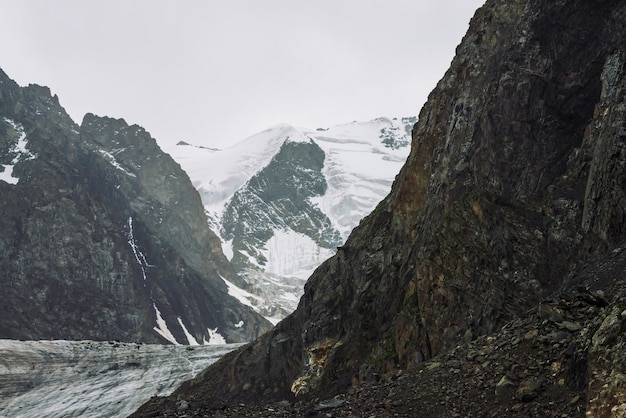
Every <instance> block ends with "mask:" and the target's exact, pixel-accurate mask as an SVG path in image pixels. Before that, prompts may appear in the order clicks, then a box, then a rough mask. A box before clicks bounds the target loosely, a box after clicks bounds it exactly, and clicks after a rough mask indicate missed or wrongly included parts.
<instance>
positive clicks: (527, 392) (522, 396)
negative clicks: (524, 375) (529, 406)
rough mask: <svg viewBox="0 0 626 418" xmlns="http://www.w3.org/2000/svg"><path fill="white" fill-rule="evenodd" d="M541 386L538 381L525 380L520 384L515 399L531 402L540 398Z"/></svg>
mask: <svg viewBox="0 0 626 418" xmlns="http://www.w3.org/2000/svg"><path fill="white" fill-rule="evenodd" d="M540 388H541V385H540V384H539V381H537V380H534V379H533V380H524V381H522V383H520V385H519V387H518V388H517V391H516V392H515V398H516V399H517V400H519V401H522V402H530V401H532V400H534V399H536V398H537V396H539V389H540Z"/></svg>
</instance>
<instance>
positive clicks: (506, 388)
mask: <svg viewBox="0 0 626 418" xmlns="http://www.w3.org/2000/svg"><path fill="white" fill-rule="evenodd" d="M511 386H515V382H514V381H513V380H511V378H509V377H508V376H507V375H504V376H502V378H501V379H500V381H499V382H498V383H496V390H495V394H496V396H505V395H507V394H509V396H510V395H511V394H512V390H511V389H510V388H511Z"/></svg>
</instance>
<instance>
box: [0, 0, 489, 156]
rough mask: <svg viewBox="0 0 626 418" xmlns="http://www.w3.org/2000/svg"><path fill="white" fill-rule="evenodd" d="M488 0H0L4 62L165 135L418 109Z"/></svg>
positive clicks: (77, 106) (238, 133)
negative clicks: (480, 8) (471, 21)
mask: <svg viewBox="0 0 626 418" xmlns="http://www.w3.org/2000/svg"><path fill="white" fill-rule="evenodd" d="M483 2H484V0H437V1H431V0H221V1H214V0H176V1H175V0H168V1H165V0H106V1H105V0H100V1H95V0H54V1H51V0H0V16H2V24H0V39H1V41H0V67H1V68H2V69H3V70H4V71H5V72H6V73H7V74H8V76H9V77H11V78H12V79H14V80H15V81H16V82H17V83H18V84H20V85H27V84H30V83H36V84H41V85H46V86H48V87H50V88H51V90H52V92H53V94H58V96H59V99H60V101H61V104H62V105H63V106H64V107H65V109H66V110H67V111H68V113H69V114H70V115H71V116H72V118H73V119H74V120H75V121H76V122H77V123H80V122H81V120H82V117H83V115H84V114H85V113H87V112H92V113H95V114H98V115H103V116H104V115H106V116H112V117H117V118H124V119H125V120H126V121H127V122H128V123H137V124H139V125H141V126H143V127H144V128H146V129H147V130H148V131H149V132H150V133H151V134H152V136H153V137H155V138H156V139H157V141H159V143H160V144H161V145H162V146H164V147H167V146H171V145H172V144H174V143H176V142H178V141H179V140H185V141H188V142H192V143H195V144H203V145H208V146H218V147H225V146H227V145H228V144H230V143H234V142H238V141H240V140H242V139H244V138H246V137H248V136H250V135H252V134H254V133H256V132H258V131H261V130H263V129H266V128H268V127H270V126H272V125H275V124H277V123H283V122H284V123H290V124H292V125H295V126H302V127H307V128H318V127H328V126H332V125H336V124H340V123H345V122H350V121H353V120H369V119H373V118H375V117H379V116H388V117H395V116H398V117H401V116H417V114H418V112H419V110H420V108H421V107H422V105H423V104H424V102H425V101H426V97H427V95H428V93H429V92H430V91H431V90H432V89H433V88H434V86H435V84H436V83H437V81H438V80H439V79H440V78H441V77H442V76H443V74H444V72H445V71H446V69H447V68H448V66H449V64H450V61H451V60H452V57H453V56H454V50H455V48H456V46H457V45H458V44H459V42H460V41H461V39H462V37H463V35H464V34H465V32H466V31H467V28H468V23H469V20H470V18H471V17H472V15H473V14H474V12H475V10H476V8H478V7H479V6H481V5H482V3H483Z"/></svg>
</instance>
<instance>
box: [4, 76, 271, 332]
mask: <svg viewBox="0 0 626 418" xmlns="http://www.w3.org/2000/svg"><path fill="white" fill-rule="evenodd" d="M0 164H1V167H2V168H1V170H2V172H0V283H1V285H2V292H0V306H1V308H0V309H2V315H1V316H0V337H2V338H12V339H95V340H121V341H146V342H158V341H161V342H166V341H169V342H171V343H177V344H178V343H180V344H195V343H203V342H205V341H206V342H211V340H212V339H213V341H214V342H215V341H223V340H224V339H225V340H226V341H229V342H240V341H247V340H250V339H252V338H254V337H256V336H258V335H260V333H262V332H263V331H264V330H266V329H268V326H269V323H268V322H267V321H266V320H265V319H263V318H262V317H261V316H260V315H258V314H257V313H255V312H254V311H252V310H251V309H250V308H249V307H247V306H243V305H242V304H241V303H239V301H237V300H236V299H234V298H233V297H231V296H229V294H228V288H227V285H226V283H224V281H225V280H226V279H231V280H233V276H234V272H233V271H232V269H231V268H230V264H229V262H228V260H227V259H226V257H225V256H224V255H223V253H222V251H221V246H220V241H219V238H218V237H217V236H216V235H215V234H213V233H212V232H211V231H210V230H209V228H208V226H207V218H206V215H205V213H204V209H203V206H202V203H201V201H200V197H199V196H198V193H197V191H196V190H195V189H194V188H193V186H192V184H191V182H190V181H189V178H188V177H187V175H186V174H185V172H184V171H183V170H182V169H181V168H180V166H179V165H178V164H176V163H175V162H174V161H173V160H172V159H171V158H170V157H169V156H168V155H167V154H164V153H163V152H162V151H161V150H160V149H159V147H158V146H157V144H156V142H155V140H154V139H153V138H152V137H151V136H150V135H149V134H148V133H147V132H146V131H145V130H144V129H142V128H141V127H139V126H136V125H132V126H131V125H128V124H127V123H126V122H125V121H123V120H117V119H111V118H106V117H98V116H95V115H91V114H88V115H86V116H85V118H84V120H83V122H82V124H81V126H78V125H76V124H75V123H74V122H73V121H72V120H71V119H70V117H69V116H68V115H67V113H66V112H65V111H64V109H63V108H62V107H61V105H60V104H59V101H58V98H57V97H56V96H51V94H50V91H49V89H48V88H45V87H40V86H35V85H30V86H28V87H23V88H22V87H19V86H18V85H17V84H15V83H14V82H13V81H12V80H10V79H9V78H8V76H7V75H6V74H4V73H3V72H0Z"/></svg>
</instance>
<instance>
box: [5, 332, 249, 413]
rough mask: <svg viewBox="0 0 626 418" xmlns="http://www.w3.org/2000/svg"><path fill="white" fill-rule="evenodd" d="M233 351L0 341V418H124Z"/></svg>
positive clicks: (229, 348) (214, 347)
mask: <svg viewBox="0 0 626 418" xmlns="http://www.w3.org/2000/svg"><path fill="white" fill-rule="evenodd" d="M239 346H241V344H226V345H204V346H193V347H190V346H180V345H156V344H136V343H119V342H113V341H110V342H96V341H63V340H57V341H16V340H0V417H3V418H4V417H6V418H9V417H10V418H27V417H35V416H37V417H47V418H54V417H85V416H92V417H93V416H99V417H105V416H109V417H112V416H119V417H124V416H128V415H130V414H131V413H133V412H134V411H135V410H136V409H137V408H139V406H141V405H142V404H143V403H144V402H146V401H147V400H148V399H150V397H152V396H167V395H169V394H170V393H172V392H173V391H174V390H175V389H176V388H177V387H178V386H179V385H180V384H181V383H182V382H184V381H186V380H189V379H191V378H193V377H194V376H195V375H197V374H198V373H199V372H200V371H202V370H203V369H204V368H206V367H207V366H209V365H210V364H212V363H214V362H215V361H217V360H218V359H219V358H220V357H222V356H223V355H225V354H226V353H228V352H230V351H232V350H233V349H235V348H237V347H239Z"/></svg>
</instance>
